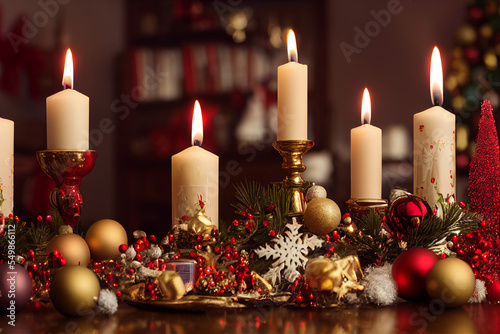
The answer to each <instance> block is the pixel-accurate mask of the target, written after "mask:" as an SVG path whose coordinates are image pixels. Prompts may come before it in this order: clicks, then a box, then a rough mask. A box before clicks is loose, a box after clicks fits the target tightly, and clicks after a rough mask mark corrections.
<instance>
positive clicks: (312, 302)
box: [290, 275, 318, 306]
mask: <svg viewBox="0 0 500 334" xmlns="http://www.w3.org/2000/svg"><path fill="white" fill-rule="evenodd" d="M290 291H291V292H292V301H293V302H294V303H297V304H303V305H308V306H317V305H318V302H317V296H316V294H315V293H314V292H313V291H312V289H311V288H310V287H309V284H307V282H306V280H305V277H304V276H303V275H300V276H299V277H298V278H297V279H296V280H295V282H293V283H292V285H291V286H290Z"/></svg>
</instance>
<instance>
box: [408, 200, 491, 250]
mask: <svg viewBox="0 0 500 334" xmlns="http://www.w3.org/2000/svg"><path fill="white" fill-rule="evenodd" d="M443 217H444V219H441V218H439V217H436V216H429V217H427V218H426V219H424V220H423V221H422V223H421V224H420V226H419V227H418V228H409V229H408V232H407V235H406V240H407V242H408V248H411V247H425V248H434V247H435V246H436V245H438V244H440V243H442V242H444V241H445V240H446V239H447V238H448V237H450V236H452V235H454V234H456V235H458V234H461V233H468V232H470V231H472V230H475V229H477V227H478V224H479V222H480V221H481V219H482V216H481V215H479V214H477V213H473V212H464V211H463V210H462V208H461V207H460V206H459V205H458V204H456V203H453V204H451V205H449V206H447V207H445V212H444V214H443Z"/></svg>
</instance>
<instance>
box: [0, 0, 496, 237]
mask: <svg viewBox="0 0 500 334" xmlns="http://www.w3.org/2000/svg"><path fill="white" fill-rule="evenodd" d="M498 2H499V1H495V0H468V1H457V0H441V1H433V0H420V1H411V0H400V1H397V0H357V1H347V0H323V1H320V0H316V1H296V0H286V1H285V0H274V1H269V0H267V1H264V0H255V1H250V0H209V1H204V0H107V1H99V0H40V1H31V0H16V1H7V0H0V22H1V25H0V28H1V30H0V36H1V39H0V40H1V49H0V64H1V65H0V66H1V67H0V116H1V117H3V118H8V119H11V120H13V121H14V122H15V194H14V197H15V207H14V212H15V214H16V215H18V216H19V217H20V218H21V219H23V220H27V221H33V220H35V219H36V217H37V216H38V215H45V214H46V213H47V212H48V209H49V207H50V205H49V203H48V194H49V193H50V190H51V189H52V188H53V184H52V183H51V182H52V181H51V180H50V179H49V178H48V177H46V176H45V175H44V174H43V173H42V172H41V170H40V168H39V166H38V164H37V162H36V158H35V152H36V151H37V150H41V149H45V148H46V130H45V127H46V124H45V98H46V97H47V96H49V95H51V94H54V93H56V92H58V91H59V90H61V89H62V87H61V84H60V83H61V78H62V71H63V60H64V54H65V50H66V49H67V48H68V47H71V49H72V51H73V56H74V62H75V89H76V90H78V91H80V92H81V93H83V94H85V95H87V96H89V97H90V129H91V130H90V145H91V148H92V149H95V150H97V151H98V159H97V165H96V167H95V169H94V171H93V172H92V173H91V174H90V175H89V176H87V177H85V178H84V180H83V184H82V186H81V191H82V194H83V196H84V202H85V208H84V212H83V216H82V220H81V229H82V230H85V229H86V228H88V226H90V225H91V224H92V223H93V222H94V221H96V220H99V219H103V218H111V219H116V220H118V221H119V222H120V223H122V224H123V225H124V226H125V228H126V230H127V231H128V232H129V233H130V234H131V233H132V231H134V230H135V229H144V230H146V231H148V233H159V234H164V233H166V232H167V231H168V230H169V228H170V224H171V222H170V217H171V205H170V201H171V194H170V184H171V180H170V169H171V167H170V158H171V156H172V155H173V154H175V153H177V152H180V151H181V150H183V149H185V148H187V147H188V146H189V145H190V131H191V112H192V106H193V102H194V100H195V99H199V100H200V103H201V106H202V110H203V114H204V127H205V139H204V143H203V147H204V148H205V149H207V150H210V151H212V152H214V153H216V154H217V155H219V157H220V169H221V172H224V171H226V173H221V179H220V203H221V204H220V217H221V219H222V220H224V221H226V222H227V221H232V219H234V217H233V209H232V207H231V205H230V203H234V199H233V193H234V188H233V184H235V183H238V182H241V181H243V180H245V179H248V180H255V181H259V182H262V183H268V182H273V181H280V180H281V179H282V178H283V174H282V171H281V168H280V165H281V157H280V156H279V154H278V153H277V152H276V151H275V150H274V149H273V148H272V146H271V144H272V143H273V142H274V141H275V140H276V130H275V128H276V70H277V67H278V66H279V65H281V64H283V63H285V62H287V52H286V43H285V42H284V36H285V35H286V32H287V30H288V29H289V28H293V29H294V31H295V34H296V36H297V44H298V55H299V62H300V63H302V64H307V65H308V68H309V72H308V75H309V81H308V82H309V138H310V139H312V140H314V141H315V143H316V144H315V147H314V148H313V150H312V151H310V152H309V153H308V154H307V155H306V165H307V167H308V170H307V171H306V174H305V178H306V179H307V180H310V181H314V182H316V183H317V184H320V185H322V186H324V187H325V188H326V189H327V190H328V197H330V198H331V199H333V200H335V201H336V202H337V203H338V204H339V205H340V206H341V208H344V205H345V201H346V200H347V199H349V193H350V190H349V187H350V184H349V179H350V178H349V147H350V143H349V136H350V129H351V128H354V127H356V126H359V125H360V108H361V95H362V91H363V89H364V87H368V88H369V89H370V93H371V97H372V124H373V125H375V126H378V127H380V128H382V130H383V138H384V139H383V140H384V144H383V152H384V153H383V154H384V170H383V174H384V176H383V188H384V189H383V194H384V197H385V198H387V197H388V195H389V191H390V189H392V188H395V187H400V188H405V189H407V190H409V191H411V190H412V189H411V188H412V173H413V170H412V161H411V160H412V150H411V147H412V119H413V114H415V113H416V112H420V111H423V110H425V109H427V108H429V107H431V99H430V96H429V62H430V55H431V52H432V48H433V47H434V46H435V45H437V46H438V47H439V48H440V50H441V55H442V59H443V68H444V76H445V97H444V107H445V108H446V109H448V110H449V111H452V112H454V113H455V114H456V116H457V171H458V174H459V178H458V189H459V192H458V194H457V198H458V200H465V199H466V191H465V188H466V177H467V172H468V171H467V167H468V161H469V159H470V156H471V153H473V149H474V143H473V140H474V138H475V131H476V127H477V119H478V111H479V107H480V102H481V101H482V100H483V99H486V98H487V99H490V101H491V102H492V105H493V107H494V108H496V109H495V117H496V115H497V109H498V104H499V97H498V91H499V90H500V76H499V73H500V72H499V70H498V64H497V61H498V55H499V54H500V14H499V3H498ZM234 162H236V163H237V166H238V167H239V168H237V171H238V172H237V173H230V171H229V170H228V168H232V167H230V166H232V165H233V164H234ZM234 174H236V175H234Z"/></svg>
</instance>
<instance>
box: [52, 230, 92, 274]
mask: <svg viewBox="0 0 500 334" xmlns="http://www.w3.org/2000/svg"><path fill="white" fill-rule="evenodd" d="M55 250H57V251H59V252H60V253H61V254H62V255H63V256H64V259H65V260H66V265H67V266H83V267H86V266H88V264H89V262H90V250H89V246H88V245H87V243H86V242H85V240H84V239H83V238H82V237H81V236H79V235H78V234H74V233H66V234H60V235H58V236H55V237H54V238H52V240H50V241H49V243H48V245H47V249H46V252H47V254H50V253H52V252H53V251H55Z"/></svg>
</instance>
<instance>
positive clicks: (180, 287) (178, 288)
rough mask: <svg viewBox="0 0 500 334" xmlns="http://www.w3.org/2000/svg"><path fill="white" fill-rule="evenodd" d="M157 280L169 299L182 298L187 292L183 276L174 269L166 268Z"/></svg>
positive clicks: (164, 294) (163, 294)
mask: <svg viewBox="0 0 500 334" xmlns="http://www.w3.org/2000/svg"><path fill="white" fill-rule="evenodd" d="M156 281H157V282H158V288H159V289H160V292H161V294H162V296H163V297H165V298H166V299H168V300H178V299H181V298H182V297H183V296H184V294H185V293H186V287H185V286H184V282H183V281H182V278H181V276H179V274H178V273H177V272H175V271H173V270H165V271H164V272H162V273H161V274H160V275H159V276H158V277H157V278H156Z"/></svg>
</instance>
